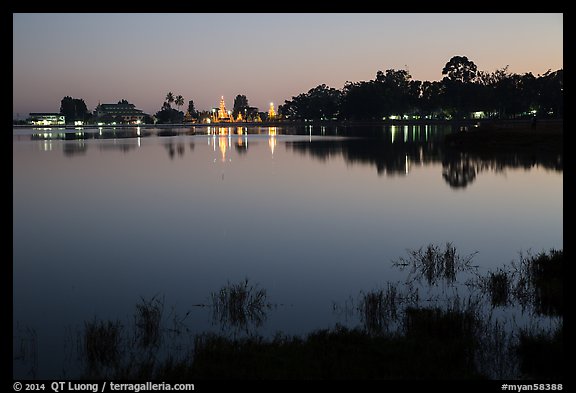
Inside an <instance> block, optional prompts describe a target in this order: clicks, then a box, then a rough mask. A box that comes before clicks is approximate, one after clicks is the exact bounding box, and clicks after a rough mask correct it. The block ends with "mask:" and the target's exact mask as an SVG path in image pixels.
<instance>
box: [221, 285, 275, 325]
mask: <svg viewBox="0 0 576 393" xmlns="http://www.w3.org/2000/svg"><path fill="white" fill-rule="evenodd" d="M212 307H213V311H214V317H215V319H218V320H219V321H220V323H221V324H222V326H223V327H225V326H228V325H231V326H233V327H238V328H246V329H247V328H248V326H249V325H251V324H254V325H255V326H256V327H258V326H261V325H262V323H263V322H264V321H265V320H266V310H267V309H268V308H270V304H269V303H268V302H267V294H266V290H265V289H262V288H258V287H257V285H252V284H250V283H249V282H248V279H247V278H246V279H244V281H241V282H239V283H237V284H232V283H230V282H228V284H227V285H225V286H223V287H222V288H220V290H219V291H218V292H213V293H212Z"/></svg>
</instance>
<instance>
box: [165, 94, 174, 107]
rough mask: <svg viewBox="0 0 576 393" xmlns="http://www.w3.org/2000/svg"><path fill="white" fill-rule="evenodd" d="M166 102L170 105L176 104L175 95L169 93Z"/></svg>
mask: <svg viewBox="0 0 576 393" xmlns="http://www.w3.org/2000/svg"><path fill="white" fill-rule="evenodd" d="M166 102H167V103H168V105H170V104H172V103H173V102H174V94H172V92H171V91H170V92H168V94H166Z"/></svg>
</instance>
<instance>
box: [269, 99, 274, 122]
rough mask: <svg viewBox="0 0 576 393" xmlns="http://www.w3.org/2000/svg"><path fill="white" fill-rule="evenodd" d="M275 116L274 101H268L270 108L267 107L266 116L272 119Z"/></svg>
mask: <svg viewBox="0 0 576 393" xmlns="http://www.w3.org/2000/svg"><path fill="white" fill-rule="evenodd" d="M275 117H276V111H275V110H274V103H273V102H271V103H270V109H268V118H269V119H273V118H275Z"/></svg>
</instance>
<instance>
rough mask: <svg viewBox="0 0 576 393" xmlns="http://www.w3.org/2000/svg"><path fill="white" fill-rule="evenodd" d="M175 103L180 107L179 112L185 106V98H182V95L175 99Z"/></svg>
mask: <svg viewBox="0 0 576 393" xmlns="http://www.w3.org/2000/svg"><path fill="white" fill-rule="evenodd" d="M174 103H175V104H176V106H177V107H178V110H180V107H181V106H182V105H184V97H182V96H181V95H177V96H176V98H175V99H174Z"/></svg>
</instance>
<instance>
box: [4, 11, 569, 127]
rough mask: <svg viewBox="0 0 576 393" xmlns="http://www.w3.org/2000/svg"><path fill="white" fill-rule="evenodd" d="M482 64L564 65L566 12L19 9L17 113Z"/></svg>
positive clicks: (265, 93)
mask: <svg viewBox="0 0 576 393" xmlns="http://www.w3.org/2000/svg"><path fill="white" fill-rule="evenodd" d="M456 55H458V56H467V57H468V59H470V60H472V61H473V62H474V63H475V64H476V65H477V67H478V70H482V71H486V72H493V71H495V70H497V69H501V68H503V67H505V66H506V65H508V66H509V68H508V71H509V72H511V73H518V74H524V73H526V72H532V73H533V74H534V75H535V76H537V75H538V74H543V73H545V72H546V71H548V70H552V71H556V70H558V69H562V68H563V14H561V13H544V14H533V13H519V14H514V13H503V14H477V13H469V14H457V13H448V14H443V13H431V14H428V13H426V14H411V13H409V14H385V13H375V14H363V13H353V14H343V13H310V14H307V13H289V14H280V13H272V14H261V13H258V14H206V13H202V14H192V13H188V14H153V13H145V14H129V13H122V14H88V13H84V14H73V13H62V14H58V13H56V14H31V13H23V14H18V13H17V14H13V114H14V117H15V118H16V115H17V114H19V117H20V118H22V119H23V118H26V117H27V116H28V113H29V112H58V111H59V110H60V101H61V100H62V98H63V97H64V96H71V97H73V98H82V99H84V101H85V102H86V105H87V107H88V110H89V111H92V110H94V108H95V106H96V105H97V104H98V102H100V103H116V102H118V101H119V100H121V99H127V100H128V101H129V102H130V103H133V104H135V105H136V107H137V108H138V109H142V110H143V111H144V112H146V113H149V114H154V113H156V112H157V111H159V110H160V108H161V106H162V103H163V102H164V99H165V97H166V94H167V93H168V92H169V91H171V92H172V93H173V94H174V95H182V96H183V97H184V100H185V105H184V108H182V109H183V110H185V108H186V107H187V104H188V101H189V100H190V99H192V100H194V103H195V106H196V109H197V110H207V109H210V108H212V107H215V106H218V102H219V98H220V96H224V98H225V100H226V105H227V107H229V108H230V109H231V108H232V106H233V101H234V97H236V95H238V94H244V95H246V96H247V98H248V101H249V104H250V105H252V106H256V107H258V108H259V109H260V110H261V111H265V110H267V108H268V105H269V103H270V102H274V104H275V106H277V105H278V104H282V103H283V102H284V101H285V100H289V99H291V98H292V97H293V96H296V95H298V94H300V93H304V92H307V91H308V90H309V89H311V88H313V87H316V86H318V85H320V84H326V85H328V86H329V87H334V88H336V89H341V88H342V87H343V86H344V84H345V82H346V81H351V82H358V81H362V80H366V81H367V80H370V79H374V78H375V75H376V72H377V71H378V70H382V71H386V70H388V69H396V70H398V69H407V70H408V72H409V73H410V75H411V76H412V79H415V80H421V81H425V80H428V81H433V80H440V79H442V68H443V67H444V65H445V64H446V63H447V62H448V61H449V60H450V58H451V57H453V56H456Z"/></svg>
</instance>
